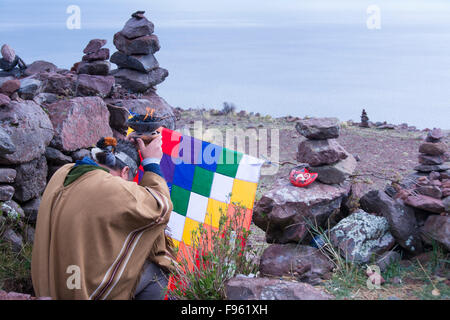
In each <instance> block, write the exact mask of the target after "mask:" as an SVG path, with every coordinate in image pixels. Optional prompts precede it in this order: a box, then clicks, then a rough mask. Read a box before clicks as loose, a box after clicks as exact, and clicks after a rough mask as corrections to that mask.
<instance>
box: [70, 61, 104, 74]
mask: <svg viewBox="0 0 450 320" xmlns="http://www.w3.org/2000/svg"><path fill="white" fill-rule="evenodd" d="M110 68H111V64H110V63H109V61H93V62H85V61H83V62H81V63H80V64H79V65H78V69H77V73H78V74H90V75H99V76H107V75H108V74H109V70H110Z"/></svg>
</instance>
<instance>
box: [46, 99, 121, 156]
mask: <svg viewBox="0 0 450 320" xmlns="http://www.w3.org/2000/svg"><path fill="white" fill-rule="evenodd" d="M47 109H48V111H49V113H50V120H51V122H52V124H53V127H54V129H55V137H54V139H53V141H52V146H53V147H55V148H57V149H59V150H61V151H63V152H65V151H75V150H78V149H82V148H89V147H91V146H92V145H93V144H95V143H97V141H98V140H99V139H100V138H102V137H107V136H111V135H112V131H111V128H110V126H109V111H108V108H107V107H106V104H105V102H104V101H103V100H102V99H101V98H100V97H78V98H74V99H70V100H61V101H58V102H55V103H53V104H51V105H49V106H48V107H47Z"/></svg>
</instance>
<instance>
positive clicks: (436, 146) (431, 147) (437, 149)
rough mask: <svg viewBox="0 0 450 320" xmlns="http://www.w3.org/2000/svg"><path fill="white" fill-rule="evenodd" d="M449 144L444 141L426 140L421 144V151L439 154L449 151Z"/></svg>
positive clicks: (434, 154) (433, 154)
mask: <svg viewBox="0 0 450 320" xmlns="http://www.w3.org/2000/svg"><path fill="white" fill-rule="evenodd" d="M447 149H448V147H447V145H446V144H445V143H444V142H438V143H433V142H424V143H422V144H421V145H420V146H419V152H421V153H425V154H428V155H431V156H438V155H441V154H444V153H445V152H447Z"/></svg>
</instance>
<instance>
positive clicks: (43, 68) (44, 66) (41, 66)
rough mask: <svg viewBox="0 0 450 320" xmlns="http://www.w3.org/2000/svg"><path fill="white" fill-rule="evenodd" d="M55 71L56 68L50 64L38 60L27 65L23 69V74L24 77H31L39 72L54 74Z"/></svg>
mask: <svg viewBox="0 0 450 320" xmlns="http://www.w3.org/2000/svg"><path fill="white" fill-rule="evenodd" d="M57 69H58V67H57V66H55V65H54V64H53V63H51V62H48V61H44V60H38V61H34V62H33V63H32V64H30V65H28V66H27V68H26V69H25V72H24V74H25V75H26V76H31V75H33V74H36V73H41V72H56V70H57Z"/></svg>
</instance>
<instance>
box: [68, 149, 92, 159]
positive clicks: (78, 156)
mask: <svg viewBox="0 0 450 320" xmlns="http://www.w3.org/2000/svg"><path fill="white" fill-rule="evenodd" d="M90 156H91V152H90V151H89V150H86V149H80V150H77V151H75V152H73V153H72V159H73V161H77V160H81V159H83V158H84V157H90Z"/></svg>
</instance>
